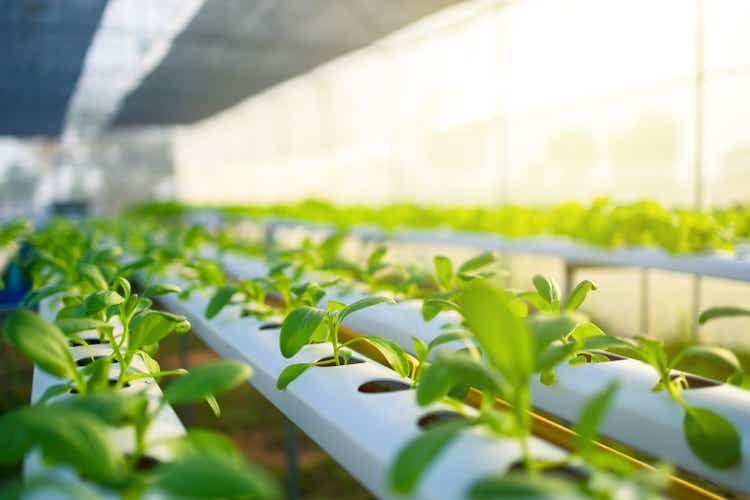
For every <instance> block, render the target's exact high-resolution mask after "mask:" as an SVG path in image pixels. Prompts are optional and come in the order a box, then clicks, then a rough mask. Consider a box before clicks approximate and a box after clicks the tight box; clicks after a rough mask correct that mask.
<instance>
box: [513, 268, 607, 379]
mask: <svg viewBox="0 0 750 500" xmlns="http://www.w3.org/2000/svg"><path fill="white" fill-rule="evenodd" d="M532 283H533V285H534V288H535V290H533V291H527V292H514V295H515V296H516V297H517V298H519V299H523V300H525V301H527V302H528V303H530V304H531V305H533V306H534V307H535V308H536V309H537V311H538V312H537V313H536V314H533V315H531V316H529V317H528V318H527V320H526V322H527V324H528V326H529V328H530V329H531V331H532V332H533V333H534V337H535V338H536V340H537V343H538V345H540V346H549V347H550V349H549V351H548V354H549V355H552V356H557V357H559V359H558V362H562V361H563V360H564V359H565V358H572V359H571V364H578V363H581V362H584V361H585V360H586V359H587V358H588V359H591V360H592V361H607V360H608V358H606V357H605V356H603V355H601V354H598V353H595V352H591V353H587V356H586V358H584V357H578V356H577V354H578V353H579V352H580V351H581V350H582V349H583V344H582V341H583V339H585V338H588V337H592V336H603V335H605V333H604V332H603V331H602V330H601V329H600V328H599V327H597V326H596V325H595V324H594V323H592V322H591V321H589V319H588V317H587V316H586V315H585V314H582V313H580V312H578V308H579V307H580V306H581V305H582V304H583V302H584V301H585V300H586V297H587V296H588V294H589V293H590V292H592V291H594V290H596V285H595V284H594V283H593V282H592V281H589V280H583V281H581V282H580V283H578V284H577V285H576V286H575V288H573V290H572V291H571V292H570V294H568V297H567V300H566V301H565V302H564V303H563V302H562V300H561V294H560V287H559V286H558V284H557V282H556V281H555V280H554V279H553V278H551V277H549V276H543V275H540V274H537V275H535V276H534V277H533V278H532ZM556 364H557V363H556ZM540 380H541V382H542V383H544V384H547V385H550V384H553V383H554V382H555V371H554V366H552V367H550V368H549V369H548V370H546V371H544V372H542V373H541V374H540Z"/></svg>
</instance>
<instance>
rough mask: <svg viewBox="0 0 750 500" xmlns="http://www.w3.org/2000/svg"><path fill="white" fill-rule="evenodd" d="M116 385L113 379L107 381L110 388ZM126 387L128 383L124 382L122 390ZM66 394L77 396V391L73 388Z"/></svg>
mask: <svg viewBox="0 0 750 500" xmlns="http://www.w3.org/2000/svg"><path fill="white" fill-rule="evenodd" d="M116 384H117V380H115V379H113V378H111V379H109V386H110V387H114V386H115V385H116ZM126 387H130V382H125V385H123V386H122V388H123V389H124V388H126ZM68 392H69V393H71V394H78V389H76V388H75V387H74V388H72V389H70V390H69V391H68Z"/></svg>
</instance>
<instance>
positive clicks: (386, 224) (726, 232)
mask: <svg viewBox="0 0 750 500" xmlns="http://www.w3.org/2000/svg"><path fill="white" fill-rule="evenodd" d="M201 209H210V210H219V211H220V212H221V213H223V214H225V215H227V216H228V217H236V216H251V217H266V216H272V217H286V218H293V219H300V220H307V221H315V222H322V223H327V224H333V225H336V226H338V227H339V228H342V229H345V228H350V227H352V226H357V225H372V224H376V225H377V226H379V227H381V228H383V229H384V230H387V231H388V230H396V229H403V228H438V227H445V228H452V229H456V230H462V231H476V232H487V233H496V234H500V235H503V236H506V237H509V238H519V237H530V236H539V235H553V236H561V237H567V238H570V239H572V240H575V241H580V242H585V243H588V244H591V245H596V246H601V247H607V248H615V247H620V246H631V245H640V246H655V247H660V248H663V249H665V250H667V251H669V252H673V253H688V252H706V251H714V250H733V249H734V248H735V245H737V244H740V243H744V242H745V241H746V240H747V238H748V237H750V211H748V209H747V208H746V207H743V206H734V207H729V208H716V209H711V210H705V211H699V210H692V209H686V208H668V207H665V206H663V205H661V204H660V203H658V202H655V201H649V200H644V201H638V202H633V203H615V202H614V201H612V200H611V199H609V198H599V199H596V200H594V201H593V202H591V203H590V204H584V203H580V202H576V201H571V202H567V203H562V204H560V205H556V206H553V207H548V208H542V207H528V206H520V205H503V206H498V207H439V206H425V205H414V204H393V205H386V206H383V207H371V206H363V205H348V206H347V205H334V204H331V203H329V202H325V201H320V200H306V201H302V202H299V203H288V204H276V205H266V206H250V205H248V206H223V207H215V206H198V205H186V204H181V203H177V202H171V203H147V204H142V205H137V206H134V207H132V208H131V209H130V213H131V214H133V215H136V216H150V215H158V216H162V217H165V216H168V217H174V216H181V215H184V214H186V213H188V212H190V211H191V210H201Z"/></svg>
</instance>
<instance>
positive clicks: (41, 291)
mask: <svg viewBox="0 0 750 500" xmlns="http://www.w3.org/2000/svg"><path fill="white" fill-rule="evenodd" d="M69 289H70V286H69V285H48V286H43V287H41V288H37V289H36V290H34V291H32V292H30V293H29V294H28V295H26V297H25V298H24V300H23V302H24V304H26V305H27V306H33V305H36V304H38V303H39V302H41V301H42V300H44V299H46V298H47V297H51V296H53V295H55V294H58V293H61V292H67V291H68V290H69Z"/></svg>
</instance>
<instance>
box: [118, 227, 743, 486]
mask: <svg viewBox="0 0 750 500" xmlns="http://www.w3.org/2000/svg"><path fill="white" fill-rule="evenodd" d="M144 234H157V233H150V231H148V230H146V231H144ZM160 234H161V236H160V237H159V238H153V237H148V236H147V237H146V238H143V239H142V240H141V241H139V242H138V244H140V245H141V247H140V249H139V251H149V252H150V254H153V253H154V252H153V251H154V250H155V249H156V246H157V245H155V240H160V241H161V242H162V243H163V242H165V241H168V242H171V245H172V248H173V249H172V250H170V251H167V252H164V261H163V263H162V265H161V269H163V270H166V269H168V268H171V269H172V272H178V273H179V274H180V275H181V276H182V277H183V278H186V279H188V280H192V283H193V285H192V286H191V287H190V288H192V289H198V288H207V289H210V290H212V297H211V300H210V301H209V303H208V306H207V308H206V311H205V316H206V317H207V318H211V317H214V316H216V315H217V314H218V313H219V312H220V311H221V310H222V309H223V308H224V307H226V306H227V305H230V304H231V305H236V306H239V307H240V309H241V311H242V312H241V314H242V315H252V316H257V317H259V318H263V319H268V318H269V317H273V316H277V315H279V314H280V315H281V317H283V322H282V325H281V329H280V332H279V344H280V350H281V354H282V355H283V356H284V357H287V358H289V357H292V356H294V355H295V354H296V353H297V352H299V351H300V349H302V347H304V346H305V345H307V344H314V343H320V342H330V344H331V346H332V349H333V353H334V355H333V356H332V357H331V359H329V360H324V361H320V362H318V363H335V364H339V365H346V364H347V363H348V361H349V360H350V359H351V356H352V348H353V347H356V344H357V343H367V344H369V345H370V346H371V347H373V348H374V349H376V350H377V351H378V352H379V353H380V355H381V356H382V358H383V359H384V360H385V361H386V362H387V363H388V364H389V365H390V366H391V367H392V368H393V369H394V370H395V371H396V372H397V373H398V374H399V375H401V376H402V377H409V378H411V380H412V382H411V383H412V385H413V387H414V388H415V393H416V398H417V401H418V403H419V404H421V405H428V404H430V403H433V402H435V401H442V402H447V403H449V404H451V405H452V406H454V407H456V408H457V409H460V408H461V405H460V404H459V403H460V402H461V401H462V400H464V399H465V397H466V396H467V394H468V391H469V388H471V387H473V388H475V389H479V390H480V391H481V393H482V397H481V400H480V401H481V403H480V404H479V405H478V406H479V413H478V414H477V415H470V414H466V413H465V412H464V415H463V418H461V419H460V420H456V421H451V422H446V423H444V424H440V425H436V426H435V427H434V428H431V429H429V430H428V431H426V432H424V433H423V434H422V435H420V436H419V437H418V438H417V439H415V441H414V442H412V443H410V444H409V445H407V446H406V447H405V448H404V450H403V451H402V453H401V454H400V455H399V457H398V458H397V459H396V461H395V463H394V466H393V469H392V472H391V480H392V484H393V487H394V490H395V491H397V492H401V493H409V492H412V491H413V489H414V487H415V485H416V484H417V483H418V480H419V478H420V476H421V474H422V473H423V472H424V471H425V470H426V469H427V468H428V465H429V463H430V462H431V461H432V460H434V459H435V457H436V456H438V455H439V454H440V452H441V450H444V449H445V447H446V446H448V445H449V444H450V442H451V441H452V439H454V438H455V437H456V436H458V435H460V433H461V432H463V431H466V430H467V429H469V428H475V427H482V428H484V429H485V430H486V431H488V432H490V433H494V434H497V435H499V436H505V437H507V436H513V437H515V438H517V439H518V440H519V446H520V448H521V450H524V460H523V464H522V466H521V467H520V470H516V471H513V472H511V473H510V474H507V475H505V476H502V477H495V478H488V479H487V480H486V481H481V482H480V483H478V484H477V485H476V486H475V488H474V490H473V493H472V495H473V496H475V497H491V496H496V495H498V494H500V493H503V492H504V493H507V492H510V491H524V492H527V493H528V492H533V494H540V495H541V494H544V493H545V492H549V491H550V490H548V489H547V488H558V487H560V485H559V482H560V481H561V480H562V479H561V477H560V475H559V474H557V475H556V474H555V473H556V472H560V470H564V466H565V465H568V461H566V463H544V462H539V461H538V460H535V459H534V457H533V456H530V455H529V454H528V452H527V451H526V450H527V449H528V447H527V446H526V444H525V443H526V440H527V439H528V436H529V435H530V428H531V427H530V425H531V424H530V417H529V411H530V409H531V407H530V405H531V384H530V382H531V380H532V378H533V377H539V379H540V380H541V381H542V382H543V383H544V384H554V383H555V368H556V367H558V366H560V365H561V364H563V363H568V364H572V365H575V364H579V363H584V362H587V361H589V362H604V361H608V360H609V358H608V357H607V355H606V352H607V351H615V352H621V353H623V352H624V353H628V354H629V355H631V356H632V357H634V358H636V359H639V360H641V361H643V362H645V363H647V364H649V365H651V366H652V367H653V368H654V370H655V371H656V373H657V374H658V377H659V383H658V384H657V386H656V387H654V388H653V390H654V391H665V392H666V393H668V394H669V395H670V396H671V397H672V398H673V399H674V400H675V401H676V402H677V403H678V404H679V405H680V406H681V407H682V408H683V409H684V417H683V423H682V427H683V431H684V433H685V438H686V441H687V443H688V444H689V446H690V448H691V450H692V451H693V453H695V455H696V456H697V457H698V458H699V459H700V460H701V461H702V462H703V463H704V464H706V465H707V466H709V467H714V468H719V469H726V468H731V467H734V466H737V465H738V464H739V463H740V461H741V459H742V457H741V451H740V435H739V433H738V431H737V429H736V428H735V426H734V425H733V424H732V423H731V422H730V421H729V420H728V419H727V418H725V417H724V416H722V415H719V414H718V413H716V412H715V411H713V410H712V409H710V408H704V407H695V406H692V405H690V404H688V403H687V402H686V401H685V399H684V398H683V397H682V392H683V391H684V390H685V389H686V388H688V387H689V384H688V381H687V379H686V377H685V376H684V375H678V376H674V371H673V370H674V369H675V368H678V367H683V366H684V365H685V362H686V361H689V360H690V359H692V358H697V357H700V358H705V359H708V360H710V361H711V362H714V363H718V364H722V365H725V366H726V367H728V370H729V371H730V372H731V374H730V375H729V377H728V380H727V381H728V382H729V383H733V384H741V383H742V380H743V377H744V372H743V370H742V367H741V365H740V363H739V361H738V360H737V358H736V356H735V355H734V354H733V353H732V352H730V351H728V350H725V349H722V348H717V347H708V346H700V345H692V346H689V347H686V348H685V349H683V350H682V351H681V352H680V353H678V354H677V355H675V356H672V357H671V358H670V357H669V356H668V355H667V353H666V351H665V349H664V346H663V343H662V342H660V341H658V340H656V339H652V338H648V337H635V338H623V337H614V336H609V335H606V334H605V333H604V332H603V331H602V330H601V329H600V328H599V327H598V326H597V325H595V324H594V323H592V322H591V321H590V320H589V319H588V318H587V317H586V316H585V315H583V314H582V313H580V312H579V311H578V308H579V307H580V305H581V304H582V303H583V301H584V299H585V297H586V296H587V294H588V293H591V292H592V291H594V290H596V286H595V285H594V284H593V283H592V282H590V281H583V282H581V283H579V285H578V286H577V287H575V289H574V290H573V291H572V292H571V293H570V295H569V296H568V297H567V298H566V300H563V298H562V297H561V295H560V292H559V286H558V285H557V284H556V283H555V282H554V280H552V279H551V278H548V277H545V276H535V277H534V279H533V283H532V285H533V288H531V289H529V290H512V289H507V288H505V287H503V286H502V277H503V274H502V272H498V271H497V270H493V269H492V267H493V265H494V264H495V257H494V255H492V254H491V253H483V254H480V255H478V256H476V257H474V258H472V259H470V260H468V261H466V262H464V263H462V264H461V265H460V266H454V265H453V263H452V262H451V261H450V260H449V259H448V258H446V257H443V256H436V257H435V259H434V262H433V263H434V269H420V268H417V267H415V266H406V267H404V266H393V265H388V264H387V263H386V262H385V257H386V255H387V250H386V248H384V247H377V248H375V249H374V250H373V251H372V252H371V253H370V254H369V255H368V256H367V258H366V259H365V261H364V262H362V263H359V262H353V261H350V260H347V259H345V258H342V256H341V254H340V252H339V249H340V246H341V243H342V241H343V234H342V233H339V234H335V235H333V236H331V237H329V238H327V239H325V240H324V241H323V242H322V243H320V244H318V245H315V244H313V243H312V242H310V241H306V242H305V243H304V244H303V245H302V246H301V247H299V248H294V249H280V248H275V247H268V248H265V249H263V248H262V247H261V246H259V245H246V244H243V245H236V246H237V248H240V249H242V250H243V251H248V250H249V251H250V252H252V253H254V254H255V255H258V253H259V252H262V253H263V254H264V258H265V259H266V262H267V268H268V273H267V275H266V276H262V277H258V278H246V279H241V280H237V279H232V278H229V277H227V276H226V275H225V274H224V273H223V272H222V271H221V270H220V268H213V267H212V266H210V265H209V266H208V267H211V268H212V271H211V272H209V273H207V272H205V268H206V266H207V262H211V263H212V264H215V262H214V261H211V260H208V259H206V258H205V257H203V256H202V254H201V252H200V251H199V249H200V247H201V243H200V242H201V240H207V241H212V242H213V243H214V244H215V245H216V246H217V247H218V248H219V249H220V250H221V251H225V250H227V249H232V248H233V246H234V245H232V242H231V237H230V236H228V233H227V232H220V233H219V234H218V235H215V236H213V237H209V236H208V235H207V234H206V233H205V232H203V231H201V230H200V229H198V228H196V227H193V228H191V229H189V230H186V231H182V232H180V230H175V231H171V232H169V233H168V234H167V235H164V233H163V232H162V233H160ZM129 235H130V238H131V240H132V239H133V237H132V235H133V233H132V231H131V232H130V233H129ZM149 248H150V249H151V250H148V249H149ZM321 272H323V274H321ZM311 276H315V277H316V278H320V279H316V280H314V281H311V279H310V277H311ZM332 287H335V289H336V290H337V291H338V292H340V291H341V290H342V289H346V288H348V287H357V288H358V289H360V290H370V291H373V290H389V291H390V292H391V296H393V297H396V299H405V298H413V297H419V298H421V299H422V300H423V306H422V307H423V309H422V312H423V317H424V320H425V321H430V320H432V319H433V318H435V316H436V315H438V314H439V313H440V312H441V311H443V310H446V309H447V310H451V311H453V312H454V314H456V315H457V317H456V319H455V321H452V322H449V323H447V324H445V325H444V329H445V332H444V334H443V335H441V336H440V337H438V338H436V339H434V340H433V341H432V342H431V343H430V344H426V343H425V342H424V341H422V340H421V339H419V338H414V339H413V341H414V346H413V347H414V352H415V353H416V354H417V356H416V357H412V356H410V355H408V354H407V352H406V351H405V349H404V348H403V346H400V345H398V344H396V343H395V342H393V341H391V340H389V339H387V338H383V337H373V336H366V337H354V338H352V339H349V340H346V341H342V339H341V338H340V337H339V332H340V328H341V324H342V321H343V320H344V318H346V317H347V316H349V315H350V314H354V313H356V312H357V311H360V310H362V309H364V308H367V307H370V306H374V305H378V304H383V303H386V302H393V299H392V298H389V297H385V296H382V295H372V296H367V297H365V298H363V299H360V300H358V301H356V302H354V303H350V304H348V305H347V304H345V303H343V302H341V301H338V300H336V299H335V298H330V297H328V298H327V300H324V302H325V306H324V307H320V306H319V304H320V303H321V301H322V300H323V299H324V298H325V297H326V294H327V293H328V292H329V291H330V290H332ZM271 296H275V297H277V298H280V299H282V300H281V305H280V307H277V308H272V307H270V306H269V303H268V298H269V297H271ZM278 305H279V304H278V303H277V306H278ZM740 314H745V315H746V314H747V310H744V309H741V308H715V309H711V310H709V311H706V312H704V314H703V315H702V317H701V321H704V322H705V321H710V320H713V319H715V318H718V317H724V316H732V315H740ZM456 340H460V341H464V342H466V349H463V350H460V351H458V352H440V353H438V354H437V355H436V356H430V354H431V351H432V350H435V349H436V348H437V347H439V346H441V345H445V344H447V343H448V342H452V341H456ZM315 365H316V363H302V364H299V363H297V364H291V365H289V366H288V367H287V368H286V369H285V370H284V371H283V372H282V374H281V375H280V376H279V380H278V382H277V387H278V389H279V390H284V389H285V388H286V387H288V386H289V384H291V383H293V382H294V380H295V379H297V378H298V377H300V376H304V373H305V372H306V371H307V370H308V369H310V368H311V367H313V366H315ZM616 391H617V385H616V384H614V385H611V386H609V387H607V388H606V390H604V391H603V392H601V393H600V394H597V395H596V396H595V397H594V398H593V399H592V400H591V401H590V402H589V404H587V405H586V407H585V408H584V410H583V412H582V414H581V417H580V419H579V421H578V422H577V425H576V427H575V429H576V431H577V432H578V435H579V436H580V437H579V442H578V446H577V448H576V452H575V453H574V454H573V455H571V458H570V459H569V460H570V461H573V462H574V463H576V464H577V465H578V466H579V467H583V468H584V470H585V472H584V473H583V474H582V475H578V476H577V477H576V478H575V479H573V480H568V481H567V482H568V483H570V484H566V486H565V487H566V488H572V489H573V490H575V491H576V492H577V493H581V494H586V495H593V496H606V491H609V492H610V493H612V491H614V490H611V489H608V488H614V489H615V490H616V489H617V488H618V487H619V486H618V485H619V483H618V481H619V480H617V479H615V477H622V476H626V477H628V478H629V479H630V481H634V482H635V483H634V484H637V485H638V486H639V487H640V488H645V490H644V491H656V489H658V488H659V487H660V486H661V483H662V481H661V480H663V475H657V476H659V477H660V478H661V480H654V478H655V476H654V475H646V476H644V475H643V474H642V472H638V471H637V470H635V469H633V467H632V466H631V465H630V464H629V463H626V462H621V461H618V460H616V459H614V458H613V457H612V456H611V455H602V454H601V453H598V451H597V448H596V447H594V446H592V440H593V439H594V437H595V436H596V429H597V427H598V425H599V423H600V422H601V421H602V419H603V417H604V415H605V413H606V409H607V407H608V405H609V403H610V402H611V401H612V399H613V397H614V396H615V394H616ZM497 398H501V399H503V400H504V401H506V402H507V403H509V405H510V408H511V410H510V411H498V410H497V409H496V405H495V403H496V400H497ZM605 470H606V471H610V472H611V471H614V472H616V475H615V476H613V475H612V474H611V473H610V472H604V471H605ZM543 471H548V472H550V471H551V473H552V474H551V475H552V476H554V478H553V479H552V480H551V481H552V482H551V483H548V481H547V479H549V478H548V475H543V477H544V478H545V479H544V480H541V479H540V478H539V475H540V474H543ZM568 479H570V478H568ZM602 485H604V486H602ZM528 494H529V495H531V494H532V493H528Z"/></svg>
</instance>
